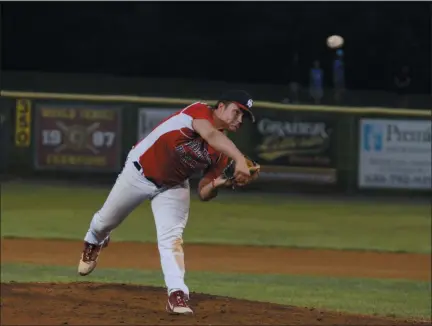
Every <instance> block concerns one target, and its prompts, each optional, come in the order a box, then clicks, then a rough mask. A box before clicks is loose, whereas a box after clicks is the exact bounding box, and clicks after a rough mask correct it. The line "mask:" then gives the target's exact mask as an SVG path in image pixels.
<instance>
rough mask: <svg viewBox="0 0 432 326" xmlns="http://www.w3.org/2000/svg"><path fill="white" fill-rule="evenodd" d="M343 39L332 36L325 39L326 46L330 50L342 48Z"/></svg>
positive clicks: (338, 36)
mask: <svg viewBox="0 0 432 326" xmlns="http://www.w3.org/2000/svg"><path fill="white" fill-rule="evenodd" d="M343 44H344V39H343V37H342V36H340V35H332V36H329V37H328V38H327V46H328V47H329V48H331V49H337V48H340V47H342V45H343Z"/></svg>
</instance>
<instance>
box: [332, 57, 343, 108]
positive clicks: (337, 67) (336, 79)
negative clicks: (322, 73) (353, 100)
mask: <svg viewBox="0 0 432 326" xmlns="http://www.w3.org/2000/svg"><path fill="white" fill-rule="evenodd" d="M333 87H334V100H335V102H336V103H337V104H339V103H341V101H342V96H343V93H344V91H345V66H344V62H343V50H342V49H338V50H337V51H336V57H335V59H334V61H333Z"/></svg>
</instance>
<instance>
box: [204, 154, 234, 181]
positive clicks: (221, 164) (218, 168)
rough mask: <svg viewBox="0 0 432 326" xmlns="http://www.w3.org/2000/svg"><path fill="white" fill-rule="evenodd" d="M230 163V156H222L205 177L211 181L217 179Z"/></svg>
mask: <svg viewBox="0 0 432 326" xmlns="http://www.w3.org/2000/svg"><path fill="white" fill-rule="evenodd" d="M229 161H230V159H229V158H228V156H226V155H224V154H221V156H220V158H219V160H218V161H217V163H215V164H213V165H211V166H210V168H209V169H208V170H207V171H206V172H205V173H204V176H203V177H204V178H206V179H211V180H213V179H216V178H217V177H218V176H220V175H221V174H222V172H223V170H224V169H225V167H226V166H227V165H228V162H229Z"/></svg>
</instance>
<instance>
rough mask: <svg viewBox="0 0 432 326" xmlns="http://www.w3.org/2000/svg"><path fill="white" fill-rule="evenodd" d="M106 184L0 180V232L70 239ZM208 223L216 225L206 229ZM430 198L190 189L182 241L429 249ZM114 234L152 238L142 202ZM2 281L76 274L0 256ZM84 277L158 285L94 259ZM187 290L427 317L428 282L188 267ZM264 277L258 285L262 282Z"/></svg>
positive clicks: (77, 235)
mask: <svg viewBox="0 0 432 326" xmlns="http://www.w3.org/2000/svg"><path fill="white" fill-rule="evenodd" d="M108 191H109V189H90V188H77V187H70V188H68V187H52V186H51V187H50V186H36V185H18V184H9V185H2V193H1V210H2V215H1V235H2V237H33V238H60V239H66V238H67V239H79V240H81V239H82V237H83V236H84V234H85V232H86V230H87V228H88V223H89V222H90V218H91V216H92V214H93V213H94V211H95V210H97V209H98V208H99V206H100V205H101V204H102V203H103V201H104V199H105V197H106V195H107V194H108ZM215 230H216V232H215ZM430 230H431V213H430V206H429V205H404V204H398V203H395V204H380V203H374V204H370V203H369V204H368V203H360V202H357V203H354V202H349V201H340V202H332V203H326V202H324V201H308V200H299V199H298V198H296V199H290V198H289V197H283V196H272V197H266V198H261V197H259V196H258V195H251V196H245V195H238V196H235V197H232V196H223V197H222V198H221V199H220V200H216V201H214V202H209V203H202V202H199V201H198V200H196V199H193V202H192V207H191V216H190V220H189V225H188V228H187V229H186V232H185V237H187V241H188V242H189V243H192V242H195V243H224V244H253V245H267V246H268V245H276V246H288V247H311V248H334V249H360V250H381V251H395V252H418V253H430V252H431V231H430ZM115 238H116V241H120V240H128V241H145V242H154V241H155V239H156V235H155V230H154V223H153V220H152V215H151V212H150V209H149V205H148V203H144V204H143V205H142V207H140V208H139V209H138V210H137V211H135V212H134V213H133V214H132V215H131V216H130V218H129V219H127V220H126V221H125V222H124V223H123V224H122V225H121V226H120V227H119V228H118V229H117V230H116V235H115ZM1 273H2V281H10V280H14V281H27V282H29V281H50V282H55V281H62V282H69V281H77V280H81V279H78V278H77V277H76V276H75V268H70V267H58V266H57V267H53V266H35V265H20V264H9V263H2V271H1ZM88 280H93V281H102V282H121V283H129V282H130V283H140V284H147V285H157V286H163V284H162V274H161V273H160V272H154V271H142V270H141V271H137V270H112V269H99V270H98V273H97V275H96V276H91V278H90V279H88ZM187 282H188V284H189V285H190V287H191V288H192V289H193V291H197V292H204V293H212V294H219V295H226V296H232V297H237V298H246V299H251V300H258V301H269V302H277V303H283V304H291V305H296V306H315V307H321V308H326V309H332V310H339V311H350V312H358V313H367V314H379V315H392V316H393V315H394V316H412V317H423V318H431V317H430V315H431V310H430V306H431V283H430V282H414V281H408V280H377V279H353V278H330V277H306V276H293V275H245V274H242V275H240V274H216V273H203V272H188V273H187ZM263 284H265V286H263Z"/></svg>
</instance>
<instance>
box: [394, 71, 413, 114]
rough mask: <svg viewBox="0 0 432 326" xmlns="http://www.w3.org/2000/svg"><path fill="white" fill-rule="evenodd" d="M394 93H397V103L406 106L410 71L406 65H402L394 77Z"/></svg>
mask: <svg viewBox="0 0 432 326" xmlns="http://www.w3.org/2000/svg"><path fill="white" fill-rule="evenodd" d="M394 83H395V86H396V93H397V94H398V95H399V105H400V106H401V107H408V94H409V92H410V90H411V73H410V68H409V67H408V66H403V67H402V69H401V70H400V71H399V72H398V73H397V74H396V76H395V78H394Z"/></svg>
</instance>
